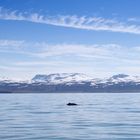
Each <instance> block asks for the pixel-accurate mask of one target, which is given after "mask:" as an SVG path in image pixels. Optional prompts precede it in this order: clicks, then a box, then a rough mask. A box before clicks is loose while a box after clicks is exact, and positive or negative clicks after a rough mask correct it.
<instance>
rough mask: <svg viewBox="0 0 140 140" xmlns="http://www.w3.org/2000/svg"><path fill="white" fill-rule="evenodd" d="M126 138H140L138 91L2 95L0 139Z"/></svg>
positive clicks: (102, 139) (100, 139) (0, 101)
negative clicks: (73, 103)
mask: <svg viewBox="0 0 140 140" xmlns="http://www.w3.org/2000/svg"><path fill="white" fill-rule="evenodd" d="M68 102H75V103H78V104H79V105H78V106H67V105H66V104H67V103H68ZM123 139H124V140H137V139H138V140H140V94H138V93H137V94H135V93H131V94H126V93H125V94H123V93H115V94H111V93H102V94H99V93H98V94H95V93H93V94H68V93H65V94H59V93H58V94H1V95H0V140H123Z"/></svg>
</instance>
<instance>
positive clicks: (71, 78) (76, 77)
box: [32, 73, 92, 84]
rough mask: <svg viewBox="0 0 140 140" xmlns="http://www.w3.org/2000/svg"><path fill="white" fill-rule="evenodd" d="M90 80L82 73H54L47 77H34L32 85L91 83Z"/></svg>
mask: <svg viewBox="0 0 140 140" xmlns="http://www.w3.org/2000/svg"><path fill="white" fill-rule="evenodd" d="M91 80H92V78H91V77H90V76H87V75H85V74H82V73H54V74H49V75H36V76H35V77H34V78H33V79H32V82H33V83H39V82H41V83H47V84H62V83H63V84H64V83H75V82H79V83H80V82H83V81H84V82H85V81H91Z"/></svg>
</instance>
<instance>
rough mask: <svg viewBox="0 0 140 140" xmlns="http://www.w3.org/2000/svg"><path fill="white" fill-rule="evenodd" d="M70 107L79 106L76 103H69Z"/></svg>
mask: <svg viewBox="0 0 140 140" xmlns="http://www.w3.org/2000/svg"><path fill="white" fill-rule="evenodd" d="M67 105H68V106H75V105H77V104H76V103H68V104H67Z"/></svg>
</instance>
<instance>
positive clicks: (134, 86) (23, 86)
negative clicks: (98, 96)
mask: <svg viewBox="0 0 140 140" xmlns="http://www.w3.org/2000/svg"><path fill="white" fill-rule="evenodd" d="M0 92H1V93H2V92H8V93H9V92H14V93H17V92H19V93H23V92H25V93H28V92H32V93H34V92H35V93H36V92H38V93H39V92H44V93H51V92H140V77H139V76H130V75H126V74H118V75H113V76H112V77H108V78H95V77H92V76H88V75H85V74H81V73H54V74H49V75H40V74H38V75H35V76H34V77H33V78H32V79H31V80H28V81H13V80H9V79H8V78H5V77H4V78H0Z"/></svg>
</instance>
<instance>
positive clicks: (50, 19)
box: [0, 8, 140, 34]
mask: <svg viewBox="0 0 140 140" xmlns="http://www.w3.org/2000/svg"><path fill="white" fill-rule="evenodd" d="M0 19H1V20H17V21H29V22H34V23H42V24H48V25H54V26H62V27H68V28H76V29H83V30H93V31H111V32H121V33H132V34H140V26H139V25H138V24H134V23H133V24H132V23H131V22H129V21H130V20H126V21H125V22H124V21H119V20H116V19H105V18H103V17H87V16H81V17H79V16H76V15H72V16H71V15H58V16H47V15H41V14H38V13H26V12H25V13H22V12H18V11H10V10H6V9H4V8H0Z"/></svg>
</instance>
